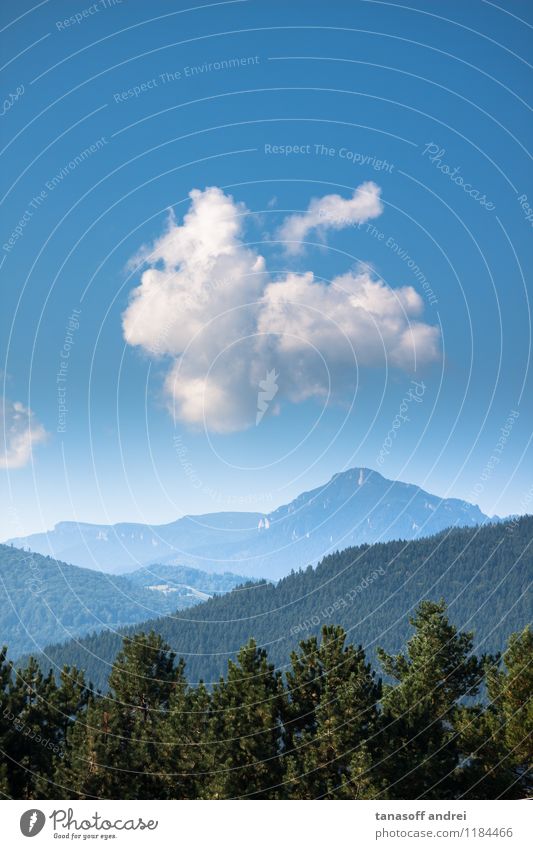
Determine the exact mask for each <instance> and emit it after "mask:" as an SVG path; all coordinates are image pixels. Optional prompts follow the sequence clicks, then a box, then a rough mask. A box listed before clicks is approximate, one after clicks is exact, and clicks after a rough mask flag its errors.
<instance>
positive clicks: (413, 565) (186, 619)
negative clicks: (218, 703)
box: [38, 516, 533, 688]
mask: <svg viewBox="0 0 533 849" xmlns="http://www.w3.org/2000/svg"><path fill="white" fill-rule="evenodd" d="M532 576H533V517H532V516H525V517H521V518H520V519H519V520H517V522H516V523H514V524H513V525H508V524H504V523H491V524H487V525H485V526H483V527H477V528H455V529H448V530H445V531H441V532H440V533H439V534H436V535H434V536H432V537H425V538H422V539H417V540H411V541H408V542H402V541H392V542H386V543H376V544H374V545H363V546H358V547H355V548H347V549H345V550H344V551H342V552H338V553H335V554H331V555H328V556H327V557H325V558H324V559H323V560H322V561H321V562H320V563H319V565H318V566H317V567H316V568H314V569H313V568H311V567H309V568H307V569H305V570H301V571H299V572H294V573H292V574H290V575H288V576H286V577H285V578H283V579H282V580H281V581H279V583H278V584H276V585H274V584H271V583H268V582H266V581H264V582H261V583H252V584H248V585H243V586H240V587H238V588H236V589H234V590H233V591H231V592H229V593H226V594H225V595H222V596H217V597H214V598H211V599H210V600H209V601H207V602H205V603H202V604H199V605H196V606H195V607H192V608H190V609H189V610H187V611H186V612H185V613H180V612H176V613H175V614H171V615H166V616H163V617H158V618H156V619H151V620H147V621H145V622H143V623H137V624H136V625H134V626H128V627H126V628H121V629H120V630H119V631H118V632H111V631H103V632H100V633H99V634H96V635H92V634H90V635H87V636H85V637H83V638H82V639H81V640H78V641H75V642H74V641H73V642H69V643H63V644H61V645H54V646H49V647H47V648H46V649H45V651H44V652H43V654H42V656H41V657H39V658H38V660H39V663H40V664H41V666H42V668H43V669H46V670H48V669H49V668H50V667H53V668H55V669H56V670H59V669H61V667H62V665H63V664H65V663H66V664H74V665H77V666H78V667H80V668H83V669H85V670H86V672H87V677H88V678H89V679H90V680H91V681H92V682H93V683H94V684H95V685H96V686H97V687H100V688H105V686H106V670H109V668H110V664H112V663H113V660H114V658H115V656H116V653H117V652H118V651H119V649H120V648H121V645H122V639H123V637H124V636H132V635H133V634H134V633H138V632H139V631H144V632H147V631H149V630H152V629H153V630H154V631H156V633H159V634H160V635H161V636H162V638H163V639H164V640H165V641H166V642H168V644H169V645H170V646H171V648H172V649H173V650H174V651H176V652H177V654H178V656H180V657H183V658H184V659H185V661H186V663H187V668H188V675H189V678H190V680H191V681H195V682H197V681H199V680H204V681H205V682H206V683H213V682H215V681H217V680H218V677H219V676H220V675H221V674H223V673H224V671H225V667H226V663H227V660H228V659H230V658H231V659H234V658H235V654H236V652H237V651H238V650H239V648H240V647H241V646H242V645H244V644H246V642H247V641H248V640H249V639H250V637H253V638H254V639H255V640H256V641H257V643H258V645H259V646H263V647H264V648H267V649H268V652H269V657H270V659H271V660H272V662H273V663H275V664H276V666H277V667H278V668H283V666H284V665H285V664H287V663H288V662H289V658H290V652H291V651H292V650H293V649H295V648H296V646H297V644H298V643H299V641H300V640H302V639H306V638H308V637H310V636H312V635H317V634H319V633H320V629H321V627H322V625H325V624H339V625H341V626H342V627H343V628H344V629H345V630H346V632H347V633H348V635H349V639H350V641H351V642H353V643H354V644H357V643H361V644H362V645H363V646H364V647H365V650H366V651H367V655H368V657H369V658H370V659H371V660H374V659H375V657H374V653H375V647H376V645H380V646H382V647H384V648H385V649H386V651H388V652H391V653H395V652H397V651H398V650H399V649H400V648H401V646H402V644H403V643H404V641H405V639H406V637H407V636H408V633H409V616H410V614H411V613H412V612H413V610H414V609H415V608H416V606H417V605H418V604H419V603H420V601H421V600H423V599H428V598H444V600H445V601H446V603H447V604H448V612H449V615H450V618H451V621H452V622H453V623H454V624H455V625H456V626H457V627H458V628H459V629H460V630H467V631H474V632H475V635H476V648H478V649H479V650H480V651H483V652H498V651H501V650H502V649H503V648H504V645H505V642H506V640H507V638H508V636H509V633H510V632H511V631H517V630H521V629H522V628H523V627H524V626H525V625H526V624H528V622H529V620H530V599H529V596H528V591H529V589H530V585H531V578H532Z"/></svg>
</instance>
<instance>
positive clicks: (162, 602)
mask: <svg viewBox="0 0 533 849" xmlns="http://www.w3.org/2000/svg"><path fill="white" fill-rule="evenodd" d="M244 580H245V579H244V578H241V577H240V576H239V575H230V574H226V575H217V576H214V575H208V574H206V573H205V572H200V571H198V570H194V569H190V568H186V567H183V568H180V567H177V566H168V565H167V566H162V567H158V566H152V567H151V568H150V570H140V572H139V573H134V574H133V575H132V576H131V578H130V576H128V577H123V576H119V575H106V574H104V573H103V572H96V571H94V570H93V569H82V568H80V567H78V566H71V565H69V564H68V563H62V562H60V561H57V560H53V559H52V558H51V557H45V556H42V555H40V554H33V553H31V554H29V553H27V552H24V551H21V550H20V549H17V548H12V547H10V546H7V545H0V648H1V646H2V645H4V644H7V645H8V646H9V648H10V651H11V652H12V654H13V656H14V657H16V656H18V655H20V654H22V653H24V652H28V651H34V650H36V649H41V648H42V647H43V646H45V645H46V644H47V643H50V642H56V641H58V640H66V639H69V638H70V637H74V636H80V635H82V634H87V633H88V632H94V631H95V629H96V630H101V629H102V628H118V627H120V626H123V625H127V624H129V623H134V622H139V621H141V620H144V619H146V618H147V617H149V616H153V615H159V614H161V613H170V612H174V611H176V610H183V609H186V608H190V607H192V605H195V604H198V603H199V602H200V601H205V600H206V599H208V598H209V597H210V596H211V595H213V594H215V593H217V594H220V593H222V592H226V591H227V590H229V589H232V588H233V587H235V586H237V585H239V584H242V583H243V581H244Z"/></svg>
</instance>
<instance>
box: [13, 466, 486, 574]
mask: <svg viewBox="0 0 533 849" xmlns="http://www.w3.org/2000/svg"><path fill="white" fill-rule="evenodd" d="M487 521H488V517H487V516H485V515H484V514H483V513H482V512H481V510H480V509H479V508H478V507H476V506H475V505H473V504H469V503H468V502H466V501H460V500H458V499H455V498H444V499H442V498H439V497H437V496H435V495H430V494H429V493H427V492H425V491H424V490H423V489H420V487H418V486H414V485H413V484H407V483H401V482H397V481H390V480H387V479H386V478H384V477H383V476H382V475H380V474H379V473H378V472H375V471H372V470H370V469H364V468H358V469H351V470H349V471H347V472H342V473H341V474H337V475H334V476H333V477H332V478H331V480H330V481H329V482H328V483H327V484H325V485H323V486H320V487H318V488H317V489H314V490H311V491H310V492H305V493H302V494H301V495H299V496H298V497H297V498H296V499H295V500H294V501H291V502H290V504H286V505H283V506H282V507H279V508H278V509H277V510H274V511H273V512H272V513H270V514H268V515H263V514H260V513H213V514H206V515H204V516H185V517H184V518H182V519H178V520H177V521H176V522H171V523H170V524H167V525H153V526H150V525H140V524H119V525H112V526H110V525H88V524H77V523H75V522H61V523H60V524H58V525H56V527H55V528H54V530H53V531H50V532H49V533H47V534H34V535H32V536H28V537H24V538H21V537H19V538H17V539H14V540H11V542H13V543H14V544H15V545H17V546H29V547H30V548H31V549H32V550H33V551H38V552H40V553H41V554H49V555H52V556H54V557H58V558H61V559H66V560H69V561H71V562H74V563H79V564H80V565H82V566H87V567H89V568H98V569H101V570H104V571H111V572H123V571H126V570H127V569H129V570H131V569H134V568H137V567H138V566H140V565H141V566H142V565H148V564H150V563H153V562H158V563H179V564H185V565H188V566H194V567H196V568H200V569H203V570H204V571H212V572H224V571H231V572H237V573H239V574H246V575H251V576H253V577H254V578H273V579H278V578H280V577H283V576H284V575H287V574H289V572H290V571H291V569H299V568H303V567H305V566H307V565H308V564H310V563H312V564H316V563H317V562H318V561H319V560H320V559H321V558H322V557H324V556H325V555H327V554H329V553H330V552H332V551H336V550H339V549H343V548H346V547H347V546H350V545H360V544H362V543H374V542H385V541H388V540H393V539H406V540H410V539H417V538H419V537H422V536H430V535H431V534H434V533H437V532H438V531H441V530H443V529H444V528H448V527H453V526H465V527H473V526H476V525H479V524H483V523H484V522H487Z"/></svg>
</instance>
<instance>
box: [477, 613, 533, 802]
mask: <svg viewBox="0 0 533 849" xmlns="http://www.w3.org/2000/svg"><path fill="white" fill-rule="evenodd" d="M503 666H504V667H505V668H502V665H501V664H498V665H496V664H494V663H493V664H491V665H490V667H489V669H488V671H487V676H486V677H487V698H488V701H487V703H486V704H484V705H483V706H479V707H477V709H469V708H464V709H463V711H462V714H461V726H460V727H461V733H462V736H463V741H464V742H463V745H464V748H465V749H466V750H467V751H468V756H469V763H470V764H471V768H470V771H469V775H468V777H467V778H468V780H467V782H466V788H465V791H464V795H465V796H467V797H468V798H473V799H486V798H489V799H497V798H509V799H515V798H523V797H524V796H528V795H530V794H531V791H532V789H533V782H532V780H531V768H532V765H533V701H532V699H531V693H532V692H533V633H532V631H531V629H530V628H529V627H528V628H526V629H525V630H524V631H522V633H521V634H512V635H511V637H510V638H509V643H508V647H507V650H506V651H505V653H504V655H503Z"/></svg>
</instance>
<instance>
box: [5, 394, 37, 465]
mask: <svg viewBox="0 0 533 849" xmlns="http://www.w3.org/2000/svg"><path fill="white" fill-rule="evenodd" d="M0 422H1V425H0V427H1V440H2V441H1V447H0V469H20V468H21V467H22V466H25V465H26V464H27V463H28V462H29V460H30V458H31V453H32V448H33V446H34V445H38V444H39V443H40V442H44V440H45V439H46V438H47V433H46V431H45V429H44V427H43V426H42V425H41V424H39V422H38V421H37V420H36V419H35V415H34V414H33V413H32V411H31V410H29V409H28V408H27V407H25V406H24V405H23V404H21V403H20V401H8V400H7V398H4V400H3V403H2V408H1V411H0Z"/></svg>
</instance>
